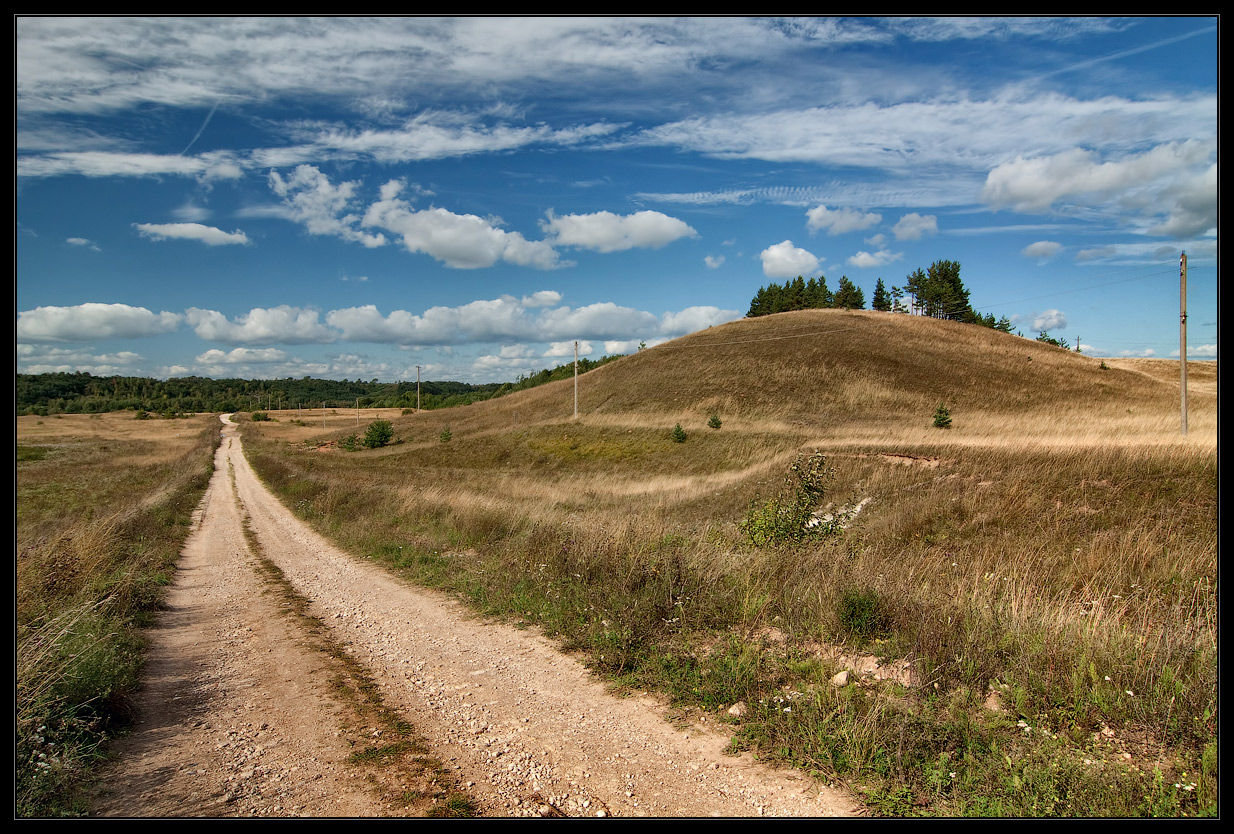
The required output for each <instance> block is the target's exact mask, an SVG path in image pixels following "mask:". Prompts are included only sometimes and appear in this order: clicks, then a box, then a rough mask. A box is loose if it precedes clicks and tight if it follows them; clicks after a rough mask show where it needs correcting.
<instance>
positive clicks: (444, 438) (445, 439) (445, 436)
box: [438, 426, 454, 443]
mask: <svg viewBox="0 0 1234 834" xmlns="http://www.w3.org/2000/svg"><path fill="white" fill-rule="evenodd" d="M438 437H440V438H441V442H442V443H449V442H450V438H452V437H454V435H453V434H451V433H450V427H449V426H446V427H445V428H444V429H442V430H441V434H440V435H438Z"/></svg>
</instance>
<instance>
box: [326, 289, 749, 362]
mask: <svg viewBox="0 0 1234 834" xmlns="http://www.w3.org/2000/svg"><path fill="white" fill-rule="evenodd" d="M559 300H560V294H559V293H556V292H553V291H542V292H538V293H534V294H533V295H532V296H529V297H525V298H522V299H519V298H515V297H514V296H509V295H506V296H502V297H500V298H495V299H490V300H480V301H472V302H470V303H468V304H464V305H462V306H459V307H431V308H429V309H428V310H425V311H424V313H423V314H420V315H416V314H414V313H410V312H408V311H406V310H395V311H393V312H391V313H389V314H388V315H383V314H382V313H381V312H380V311H379V310H378V309H377V308H376V307H375V306H373V305H365V306H363V307H351V308H346V309H341V310H333V311H331V312H330V313H328V314H327V315H326V322H327V323H328V324H329V325H330V326H331V327H333V328H337V330H338V331H339V337H340V338H341V339H345V340H347V341H352V342H378V343H390V344H402V345H432V344H466V343H485V342H506V343H519V344H527V343H550V344H552V345H554V346H556V347H559V346H560V345H569V350H570V354H571V355H573V350H574V348H573V344H574V342H573V340H574V339H579V340H583V341H588V342H589V343H590V341H605V342H606V343H607V342H625V341H629V340H630V339H635V344H637V342H638V341H639V340H641V339H644V338H651V337H657V336H664V337H673V336H680V335H684V334H686V333H692V332H694V331H695V330H701V329H704V328H706V327H710V326H712V325H716V324H723V323H724V322H727V321H732V320H734V319H736V318H740V316H741V314H740V313H739V312H738V311H737V310H722V309H720V308H717V307H709V306H700V307H688V308H686V309H684V310H681V311H678V312H667V313H664V314H663V315H662V316H656V315H654V314H652V313H650V312H647V311H645V310H636V309H634V308H632V307H622V306H620V305H618V304H614V303H612V302H610V301H603V302H598V303H595V304H588V305H586V306H583V307H578V308H572V307H568V306H551V305H552V304H553V303H554V302H555V301H559ZM636 337H637V338H636ZM550 349H552V348H550ZM562 349H564V348H562ZM584 353H590V350H588V351H584Z"/></svg>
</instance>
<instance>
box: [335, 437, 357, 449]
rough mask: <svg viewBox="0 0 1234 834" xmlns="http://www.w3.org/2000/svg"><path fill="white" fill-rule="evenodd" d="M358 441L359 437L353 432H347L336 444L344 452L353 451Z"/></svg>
mask: <svg viewBox="0 0 1234 834" xmlns="http://www.w3.org/2000/svg"><path fill="white" fill-rule="evenodd" d="M359 443H360V439H359V438H358V437H356V436H355V435H354V434H349V435H347V436H346V437H344V438H343V439H342V440H340V441H339V442H338V446H339V448H340V449H342V450H343V451H344V452H354V451H355V450H356V446H358V445H359Z"/></svg>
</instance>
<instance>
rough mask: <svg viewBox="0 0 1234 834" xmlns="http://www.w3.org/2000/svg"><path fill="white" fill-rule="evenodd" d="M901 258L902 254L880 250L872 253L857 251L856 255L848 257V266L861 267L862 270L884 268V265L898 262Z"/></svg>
mask: <svg viewBox="0 0 1234 834" xmlns="http://www.w3.org/2000/svg"><path fill="white" fill-rule="evenodd" d="M903 257H904V253H903V252H891V251H889V250H887V249H880V250H878V251H877V252H874V253H870V252H866V251H864V250H862V251H858V252H857V254H855V255H853V256H852V257H850V258H849V259H848V264H849V266H856V267H862V268H868V267H874V266H885V265H886V264H889V263H893V262H895V261H898V260H900V259H901V258H903Z"/></svg>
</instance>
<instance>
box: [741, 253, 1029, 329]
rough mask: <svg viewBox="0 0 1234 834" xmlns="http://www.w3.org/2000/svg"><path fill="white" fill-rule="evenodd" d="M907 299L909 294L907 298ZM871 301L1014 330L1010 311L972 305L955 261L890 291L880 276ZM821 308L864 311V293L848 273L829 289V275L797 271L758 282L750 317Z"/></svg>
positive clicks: (900, 309) (878, 305)
mask: <svg viewBox="0 0 1234 834" xmlns="http://www.w3.org/2000/svg"><path fill="white" fill-rule="evenodd" d="M905 298H907V299H908V301H907V303H905ZM870 306H871V308H872V309H874V310H881V311H883V312H890V313H914V314H916V315H922V316H931V317H933V318H943V319H952V320H954V321H962V322H966V323H968V324H979V325H981V326H983V327H992V328H995V329H997V330H1002V331H1003V332H1005V333H1010V332H1011V321H1010V320H1009V319H1008V318H1007V317H1006V316H1004V317H1003V318H1001V319H998V320H997V321H996V320H995V319H994V316H993V315H992V314H987V315H982V314H980V313H978V312H977V311H975V310H974V309H973V308H972V306H971V305H970V304H969V294H968V290H967V289H966V288H965V287H964V283H963V282H962V281H961V280H960V264H959V262H957V261H935V262H934V263H932V264H930V267H929V269H920V268H918V269H916V270H914V271H913V272H911V273H909V274H908V276H907V278H905V281H904V286H903V287H892V288H891V290H890V292H888V290H887V288H886V286H885V285H884V284H883V279H882V278H879V279H878V282H877V283H876V284H875V286H874V295H873V298H872V299H871V304H870ZM820 307H838V308H842V309H845V310H864V309H865V294H864V293H863V292H862V291H861V288H860V287H858V286H856V285H855V284H853V282H852V281H850V280H848V277H847V276H845V277H843V278H841V279H840V283H839V286H838V287H837V288H836V291H835V292H834V293H832V292H831V291H830V290H828V289H827V279H826V278H825V277H822V276H820V277H819V278H818V279H817V280H815V279H814V278H811V279H809V280H806V279H804V278H803V277H802V276H800V275H798V276H797V277H796V278H795V279H793V280H792V281H787V282H785V283H784V285H783V286H781V285H779V284H776V283H774V282H773V283H771V284H768V285H767V286H766V287H759V290H758V293H757V294H756V295H755V296H754V299H753V300H752V301H751V302H750V311H749V312H748V313H746V317H747V318H754V317H756V316H769V315H772V314H773V313H784V312H788V311H790V310H810V309H815V308H820Z"/></svg>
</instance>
